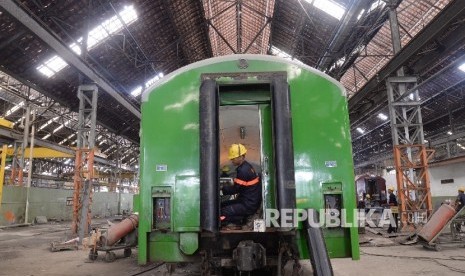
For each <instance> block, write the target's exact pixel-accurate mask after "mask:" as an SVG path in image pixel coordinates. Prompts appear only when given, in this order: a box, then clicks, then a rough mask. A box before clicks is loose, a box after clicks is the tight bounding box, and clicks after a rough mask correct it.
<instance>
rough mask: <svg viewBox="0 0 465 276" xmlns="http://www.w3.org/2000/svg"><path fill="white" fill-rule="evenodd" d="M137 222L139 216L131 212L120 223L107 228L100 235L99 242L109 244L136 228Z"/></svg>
mask: <svg viewBox="0 0 465 276" xmlns="http://www.w3.org/2000/svg"><path fill="white" fill-rule="evenodd" d="M138 224H139V216H138V215H136V214H132V215H130V216H129V217H128V218H126V219H124V220H123V221H121V222H120V223H118V224H114V225H112V226H111V227H110V228H108V230H107V232H106V233H105V234H104V235H102V236H101V237H100V242H101V243H102V245H105V246H111V245H113V244H115V243H116V242H117V241H119V240H120V239H122V238H123V237H124V236H126V235H127V234H129V233H131V231H133V230H134V229H136V228H137V225H138Z"/></svg>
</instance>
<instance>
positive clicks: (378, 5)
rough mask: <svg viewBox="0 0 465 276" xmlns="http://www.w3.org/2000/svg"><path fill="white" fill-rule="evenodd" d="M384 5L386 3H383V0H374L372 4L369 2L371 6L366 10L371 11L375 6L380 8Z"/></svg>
mask: <svg viewBox="0 0 465 276" xmlns="http://www.w3.org/2000/svg"><path fill="white" fill-rule="evenodd" d="M385 5H386V3H385V2H384V1H382V0H378V1H375V2H373V4H371V7H370V9H369V10H368V12H372V11H374V10H375V9H376V8H378V7H381V8H382V7H384V6H385Z"/></svg>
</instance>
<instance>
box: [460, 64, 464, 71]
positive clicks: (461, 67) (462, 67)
mask: <svg viewBox="0 0 465 276" xmlns="http://www.w3.org/2000/svg"><path fill="white" fill-rule="evenodd" d="M459 69H460V70H462V71H463V72H465V63H463V64H462V65H460V66H459Z"/></svg>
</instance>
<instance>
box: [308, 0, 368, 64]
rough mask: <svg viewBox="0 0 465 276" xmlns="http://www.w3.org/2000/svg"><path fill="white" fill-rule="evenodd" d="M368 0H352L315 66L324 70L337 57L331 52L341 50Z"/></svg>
mask: <svg viewBox="0 0 465 276" xmlns="http://www.w3.org/2000/svg"><path fill="white" fill-rule="evenodd" d="M370 2H371V1H370V0H352V4H351V6H350V8H349V10H348V11H347V12H346V15H345V16H344V19H342V21H341V23H340V24H339V26H338V28H337V30H336V32H335V33H334V35H333V37H332V39H331V41H330V42H329V45H328V46H327V47H326V52H325V54H324V55H323V57H322V58H321V59H320V61H319V62H318V65H317V68H318V69H319V70H321V71H323V72H324V71H325V70H326V69H328V68H329V67H330V66H331V63H333V62H334V59H335V58H338V56H334V55H333V53H339V52H340V51H341V48H342V47H343V45H344V44H345V43H346V42H347V38H348V37H349V36H350V34H351V31H352V29H353V27H354V23H355V22H356V20H357V16H358V15H359V14H360V11H361V10H362V9H363V8H365V7H367V6H368V4H370ZM340 56H343V55H340Z"/></svg>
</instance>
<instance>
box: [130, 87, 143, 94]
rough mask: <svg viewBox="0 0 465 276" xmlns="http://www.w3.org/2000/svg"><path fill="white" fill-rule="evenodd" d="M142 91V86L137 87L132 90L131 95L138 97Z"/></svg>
mask: <svg viewBox="0 0 465 276" xmlns="http://www.w3.org/2000/svg"><path fill="white" fill-rule="evenodd" d="M141 93H142V86H138V87H136V88H135V89H134V90H132V91H131V95H132V96H133V97H137V96H139V95H140V94H141Z"/></svg>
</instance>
